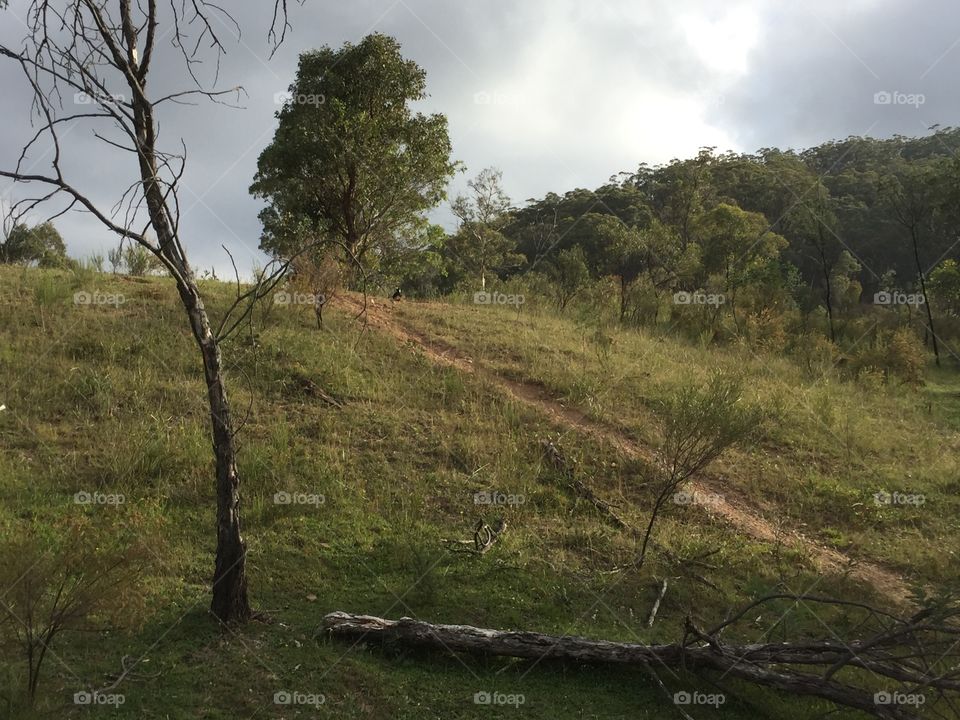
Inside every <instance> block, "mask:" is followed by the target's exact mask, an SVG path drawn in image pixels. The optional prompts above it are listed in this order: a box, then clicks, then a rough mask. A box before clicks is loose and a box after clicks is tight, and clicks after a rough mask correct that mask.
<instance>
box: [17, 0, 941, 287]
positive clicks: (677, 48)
mask: <svg viewBox="0 0 960 720" xmlns="http://www.w3.org/2000/svg"><path fill="white" fill-rule="evenodd" d="M231 4H232V3H228V4H227V7H229V6H230V5H231ZM267 4H268V3H266V2H257V3H252V2H251V3H245V4H244V5H243V6H242V7H243V9H240V10H236V11H233V12H234V15H235V17H236V19H237V21H238V23H239V25H240V26H241V28H242V29H243V33H242V35H241V36H240V37H239V38H238V37H236V35H235V34H234V33H233V31H232V29H231V27H229V26H227V25H225V24H224V25H221V27H220V30H221V33H220V34H221V36H222V38H223V39H224V41H225V45H226V47H227V51H228V53H227V56H226V57H225V58H224V60H223V62H222V63H221V74H220V83H219V86H220V87H223V88H227V87H233V86H237V85H241V86H243V88H244V90H245V93H246V94H245V95H242V96H241V97H240V100H239V104H241V105H242V106H243V108H242V109H231V108H225V107H218V106H212V105H210V104H204V103H202V104H199V105H195V106H176V105H167V106H165V110H164V111H163V112H162V113H161V114H160V127H161V137H162V139H163V140H164V142H165V143H166V146H167V147H169V148H171V149H176V148H177V147H178V146H179V142H180V139H181V138H182V139H183V141H184V142H185V143H186V146H187V148H188V166H187V171H186V174H185V176H184V179H183V190H182V194H181V204H182V220H181V229H182V235H183V239H184V242H185V244H186V246H187V249H188V252H189V253H190V256H191V258H192V259H193V263H194V265H195V267H197V268H198V269H202V268H210V267H216V268H217V270H218V272H219V273H220V274H221V275H223V274H225V273H227V272H228V269H229V267H230V265H229V259H228V257H227V256H226V254H225V253H224V251H223V250H222V249H221V245H226V246H227V247H229V248H230V249H231V251H232V252H233V253H234V255H235V256H236V258H237V261H238V263H239V264H240V265H241V266H242V267H243V268H249V267H251V266H252V265H253V263H254V262H256V261H257V259H258V258H260V255H259V252H258V251H257V243H258V238H259V234H260V226H259V223H258V221H257V212H258V210H259V208H260V205H259V203H258V201H256V200H254V199H252V198H251V197H250V196H249V194H248V192H247V188H248V187H249V184H250V181H251V179H252V177H253V173H254V170H255V167H256V159H257V156H258V154H259V152H260V150H261V149H262V148H263V147H264V146H265V145H266V144H267V143H268V142H269V141H270V138H271V137H272V134H273V130H274V128H275V126H276V120H275V119H274V116H273V114H274V112H275V110H276V103H275V97H276V95H277V93H280V92H283V91H284V90H286V88H287V86H288V84H289V83H290V81H291V80H292V78H293V75H294V71H295V68H296V63H297V56H298V54H299V53H300V52H302V51H304V50H308V49H311V48H316V47H319V46H322V45H332V46H339V45H340V44H342V43H343V42H345V41H358V40H359V39H360V38H362V37H363V36H364V35H366V34H367V33H370V32H372V31H380V32H384V33H387V34H390V35H393V36H395V37H396V38H397V39H398V40H399V41H400V42H401V44H402V46H403V51H404V54H405V55H406V56H407V57H409V58H412V59H413V60H415V61H416V62H418V63H419V64H420V65H421V66H422V67H424V68H425V69H426V71H427V84H428V90H429V92H430V97H429V99H428V100H426V101H424V102H423V103H421V107H422V109H423V110H424V111H429V112H442V113H444V114H446V115H447V117H448V118H449V123H450V133H451V138H452V141H453V150H454V157H455V158H456V159H458V160H460V161H462V162H463V163H464V164H465V165H466V168H467V176H469V175H473V174H475V173H476V172H478V171H479V170H481V169H483V168H484V167H487V166H491V165H494V166H497V167H499V168H501V169H502V171H503V175H504V184H505V187H506V189H507V191H508V193H509V194H510V196H511V197H512V198H513V200H514V202H515V203H517V204H521V203H522V202H523V201H524V200H526V199H527V198H532V197H539V196H542V195H543V194H545V193H546V192H549V191H555V192H559V193H562V192H565V191H567V190H570V189H573V188H575V187H590V188H592V187H596V186H597V185H599V184H601V183H603V182H604V181H606V180H607V179H608V178H609V177H610V176H611V175H614V174H616V173H618V172H620V171H630V170H633V169H635V168H636V167H637V165H638V164H639V163H641V162H646V163H648V164H656V163H661V162H665V161H668V160H670V159H671V158H674V157H687V156H691V155H693V154H695V153H696V152H697V149H698V148H700V147H701V146H704V145H712V146H716V147H717V148H718V149H719V150H736V151H752V150H756V149H758V148H761V147H771V146H778V147H793V148H803V147H808V146H810V145H815V144H817V143H820V142H823V141H825V140H829V139H833V138H843V137H846V136H848V135H873V136H877V137H885V136H890V135H892V134H895V133H900V134H904V135H921V134H925V133H927V132H928V128H929V127H930V126H931V125H933V124H935V123H940V124H941V125H945V126H946V125H956V124H957V117H958V114H960V93H958V89H957V81H956V78H957V77H960V72H958V71H960V6H958V5H957V4H956V0H919V1H918V0H844V1H843V2H837V1H836V0H805V1H804V2H802V3H789V2H785V1H784V0H743V1H741V2H737V1H736V0H732V1H730V2H726V3H718V2H711V1H708V0H590V1H587V0H484V1H483V2H481V1H480V0H464V1H462V2H451V1H450V0H395V1H391V0H350V2H334V0H305V3H304V5H303V6H299V7H298V6H296V5H293V3H291V5H292V8H291V17H290V21H291V24H292V25H293V30H292V32H291V33H290V34H289V35H288V37H287V40H286V42H285V44H284V45H283V46H282V47H281V49H280V50H279V51H278V52H277V53H276V54H275V55H274V57H273V58H272V59H270V58H269V45H268V44H267V40H266V28H267V26H268V24H269V13H268V12H267V10H268V8H266V7H264V8H260V9H255V7H254V6H259V5H267ZM26 6H27V0H11V5H10V9H9V10H6V11H0V43H2V44H5V45H9V46H16V45H18V44H19V42H20V40H21V39H22V37H23V35H24V33H25V32H26V28H25V26H24V25H23V23H22V22H21V20H23V19H25V18H26ZM206 70H207V71H210V70H212V65H209V64H208V65H207V67H206ZM151 83H152V90H153V92H154V93H155V95H160V94H162V93H163V92H164V91H168V90H175V89H178V88H182V87H184V83H183V76H182V64H181V63H178V62H177V57H176V55H175V54H174V53H173V51H172V48H167V49H166V51H165V52H164V54H162V55H160V56H159V57H158V60H157V62H156V63H155V66H154V71H153V73H152V79H151ZM0 85H2V88H3V112H2V117H3V119H4V127H3V130H2V132H0V167H3V168H10V167H11V166H12V165H13V164H14V163H15V162H16V158H17V157H18V155H19V152H20V147H21V145H22V143H23V141H24V139H25V138H29V137H30V135H31V134H32V132H33V130H32V129H31V127H30V113H29V97H30V95H29V89H28V87H27V86H26V84H25V83H24V81H23V79H22V76H21V75H20V71H19V69H18V68H17V67H16V66H15V65H14V64H13V63H11V62H9V61H6V60H2V59H0ZM71 101H72V99H71V98H67V99H66V101H65V102H66V104H67V105H69V104H70V102H71ZM94 130H95V127H94V126H93V125H92V124H90V123H87V124H79V123H78V124H77V125H76V126H75V127H71V128H65V129H64V131H63V133H64V136H65V140H64V146H65V148H66V149H65V154H66V155H67V159H66V161H65V168H66V169H67V171H68V172H67V177H68V179H69V180H70V181H72V182H73V183H74V184H76V185H77V186H79V187H80V188H82V189H84V190H85V191H87V192H89V194H90V195H91V196H92V197H94V198H95V199H96V200H97V201H98V202H100V203H101V204H102V205H104V206H105V207H110V206H111V205H112V204H113V203H114V202H115V201H116V199H117V197H118V195H117V193H118V191H120V192H122V188H123V187H126V186H127V185H128V184H129V183H130V182H131V181H132V179H133V175H132V174H131V173H132V172H134V171H135V168H133V167H131V165H130V158H129V156H124V155H123V154H122V153H119V152H115V151H112V150H111V149H110V148H108V147H105V146H104V145H103V144H102V143H101V142H100V141H98V140H97V139H96V138H95V137H94V135H93V132H94ZM26 166H27V167H33V168H34V171H37V172H43V171H46V170H47V169H48V167H49V155H48V154H45V149H44V148H37V149H36V150H35V151H34V152H32V153H31V155H30V156H29V157H28V159H27V163H26ZM465 180H466V177H465V176H458V178H457V179H456V180H455V181H454V182H453V183H452V184H451V190H450V192H451V195H453V194H456V192H457V191H458V190H459V189H461V188H463V187H464V186H465ZM27 190H28V189H24V188H22V187H13V188H11V187H10V186H9V185H2V184H0V193H4V195H5V196H6V197H7V198H9V197H11V196H12V197H14V198H18V197H23V196H24V195H25V194H26V192H27ZM434 217H435V219H436V220H437V221H439V222H441V223H443V224H444V225H446V226H447V227H448V228H451V227H452V220H451V216H450V213H449V211H448V209H446V208H443V207H441V208H438V209H437V211H436V212H435V213H434ZM57 225H58V227H59V228H60V229H61V232H62V233H63V235H64V236H65V239H66V240H67V245H68V250H69V252H70V253H71V254H72V255H75V256H81V255H86V254H89V253H91V252H95V251H99V252H101V253H105V252H106V250H107V249H109V248H110V247H113V246H114V245H115V244H116V241H115V239H114V238H113V237H111V236H110V235H109V234H108V233H107V232H105V231H104V230H102V229H101V228H100V227H99V226H98V225H97V224H96V223H95V222H94V221H92V220H91V219H90V218H89V217H88V216H84V215H82V214H79V213H73V214H71V215H69V216H65V217H63V218H60V219H59V220H58V221H57Z"/></svg>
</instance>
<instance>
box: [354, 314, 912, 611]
mask: <svg viewBox="0 0 960 720" xmlns="http://www.w3.org/2000/svg"><path fill="white" fill-rule="evenodd" d="M335 302H336V304H338V305H339V306H340V307H342V308H343V309H345V310H347V311H350V312H353V313H354V314H355V315H357V314H359V313H360V312H361V311H362V310H363V307H364V305H363V301H362V299H359V298H356V297H353V296H350V295H340V296H338V297H337V298H336V299H335ZM374 302H375V303H376V304H370V303H368V304H367V308H366V309H367V323H368V324H369V326H370V327H373V328H376V329H377V330H380V331H382V332H385V333H387V334H389V335H391V336H393V337H394V338H396V339H397V340H399V341H400V342H403V343H411V344H413V345H415V346H416V347H417V348H419V349H420V350H421V351H422V352H423V353H424V355H426V356H427V357H428V358H429V359H430V360H431V361H433V362H435V363H437V364H439V365H446V366H448V367H455V368H457V369H458V370H461V371H463V372H466V373H471V374H473V375H476V376H479V377H482V378H484V379H485V380H487V381H488V382H490V383H491V384H493V385H495V386H498V387H499V388H500V389H502V390H503V391H504V392H506V393H507V394H508V395H510V396H511V397H513V398H515V399H516V400H518V401H520V402H522V403H524V404H525V405H528V406H530V407H532V408H534V409H536V410H537V411H539V412H540V413H542V414H544V415H546V416H547V417H548V418H549V419H550V420H551V421H552V422H553V423H554V424H556V425H559V426H563V427H567V428H570V429H573V430H575V431H577V432H578V433H581V434H583V435H588V436H590V437H593V438H594V439H596V440H600V441H602V442H604V443H608V444H610V445H613V446H614V447H615V448H617V450H619V451H620V452H621V453H622V454H623V455H625V456H627V457H630V458H635V459H640V460H644V461H646V462H651V463H656V462H657V459H656V455H655V453H654V452H653V451H652V450H651V449H650V448H647V447H645V446H642V445H639V444H638V443H635V442H634V441H632V440H631V439H629V438H627V437H626V436H624V435H623V433H621V432H619V431H618V430H617V429H615V428H612V427H610V426H608V425H605V424H604V423H602V422H599V421H597V420H594V419H592V418H590V417H588V416H587V415H586V414H584V413H583V412H581V411H580V410H578V409H576V408H572V407H567V406H566V405H563V404H562V403H560V402H558V401H557V400H556V399H555V398H554V397H552V396H551V395H550V394H549V392H548V391H547V390H546V389H545V388H543V387H542V386H541V385H539V384H538V383H534V382H521V381H517V380H513V379H510V378H506V377H503V376H501V375H498V374H496V373H495V372H493V371H491V370H489V369H487V368H484V367H483V366H482V365H479V364H477V363H475V362H474V361H473V360H472V359H471V358H470V357H468V356H467V355H465V354H464V353H463V352H461V351H460V350H458V349H457V348H455V347H453V346H451V345H449V344H448V343H445V342H443V341H441V340H437V339H435V338H430V337H428V336H426V335H424V334H423V333H422V332H420V331H418V330H415V329H413V328H411V327H409V326H407V325H404V324H403V323H402V322H401V321H400V320H398V319H397V318H396V317H394V315H393V313H392V312H391V307H390V306H389V305H388V303H389V302H390V301H386V302H384V301H380V300H377V301H374ZM686 489H687V490H689V491H691V492H693V493H696V494H700V495H702V496H707V495H709V496H710V497H711V502H709V503H704V504H702V505H701V506H700V507H702V508H703V509H704V510H706V512H708V513H710V514H711V515H714V516H717V517H720V518H722V519H724V520H725V521H726V522H728V523H729V524H730V525H733V526H734V527H736V528H737V529H739V530H742V531H743V532H745V533H747V534H748V535H750V536H751V537H754V538H756V539H758V540H761V541H765V542H775V541H776V540H777V539H778V538H779V540H780V541H781V542H783V543H784V544H786V545H789V546H793V547H797V548H801V549H802V550H804V551H805V552H806V553H807V554H808V555H809V557H810V558H811V559H813V561H814V562H815V563H816V565H817V567H818V569H819V570H820V571H821V572H843V571H844V570H847V571H848V572H849V575H850V577H852V578H855V579H857V580H860V581H862V582H865V583H868V584H870V585H872V586H873V587H874V588H875V589H876V590H877V591H879V592H880V593H881V594H883V595H884V596H886V597H887V598H888V599H890V600H892V601H893V602H895V603H897V604H899V605H906V604H908V595H909V589H908V587H907V584H906V582H905V581H904V579H903V578H902V577H900V576H899V575H897V574H896V573H894V572H893V571H891V570H888V569H886V568H883V567H881V566H879V565H877V564H874V563H871V562H869V561H865V560H859V559H858V560H857V561H856V562H855V563H854V562H852V560H851V558H849V557H847V556H846V555H844V554H843V553H841V552H839V551H837V550H834V549H833V548H829V547H826V546H824V545H821V544H820V543H818V542H816V541H814V540H811V539H810V538H808V537H806V536H804V535H803V534H802V533H799V532H797V531H794V530H785V529H782V528H781V529H778V528H777V527H776V526H775V525H774V524H772V523H771V522H770V521H769V520H767V519H766V518H765V517H764V516H763V515H762V514H761V513H760V512H759V510H757V509H756V508H755V507H754V506H753V504H752V503H751V502H750V501H749V500H748V499H747V498H746V497H744V496H742V495H738V494H737V493H736V492H735V491H734V490H733V489H732V488H730V487H728V486H727V485H726V484H725V483H724V481H723V479H722V478H719V477H716V476H712V475H710V474H709V473H701V477H700V478H699V479H697V480H692V481H690V482H689V483H688V484H687V486H686Z"/></svg>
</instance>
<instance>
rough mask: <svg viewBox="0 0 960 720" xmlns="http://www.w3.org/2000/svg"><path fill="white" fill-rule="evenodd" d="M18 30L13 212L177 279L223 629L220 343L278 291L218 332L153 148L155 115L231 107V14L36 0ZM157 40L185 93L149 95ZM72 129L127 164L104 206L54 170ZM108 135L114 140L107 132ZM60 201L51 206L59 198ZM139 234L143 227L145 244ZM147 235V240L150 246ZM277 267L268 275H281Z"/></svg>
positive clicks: (239, 305)
mask: <svg viewBox="0 0 960 720" xmlns="http://www.w3.org/2000/svg"><path fill="white" fill-rule="evenodd" d="M26 23H27V25H28V30H29V34H28V35H27V37H26V38H25V39H24V43H23V46H22V47H21V48H20V49H13V48H11V47H6V46H2V45H0V56H3V57H5V58H7V59H8V60H11V61H13V62H15V63H17V64H19V66H20V67H21V69H22V70H23V76H24V78H25V80H26V82H27V83H28V84H29V86H30V88H31V89H32V91H33V106H32V111H33V115H34V117H35V118H36V122H35V124H34V125H35V127H38V129H37V130H36V132H35V133H34V134H33V135H32V137H31V138H30V140H29V141H28V142H27V143H26V144H25V145H24V147H23V151H22V153H21V155H20V158H19V160H18V161H17V164H16V166H15V167H14V168H13V169H0V177H6V178H10V179H12V180H14V181H15V182H17V183H29V184H37V185H40V186H42V187H43V191H42V192H41V193H39V194H38V195H36V196H34V197H32V198H29V199H27V200H21V201H19V202H18V203H16V204H15V206H14V213H15V214H18V215H22V214H25V213H27V212H30V211H32V210H33V209H34V208H37V207H38V206H41V205H44V206H46V205H50V204H51V203H52V204H54V205H55V206H56V207H57V209H56V210H55V211H52V214H51V217H52V218H55V217H59V216H61V215H63V214H65V213H67V212H70V211H72V210H75V209H76V210H82V211H86V212H88V213H90V214H92V215H93V216H94V217H95V218H97V220H99V221H100V222H101V223H102V224H103V225H104V226H105V227H106V228H108V229H109V230H110V231H112V232H113V233H116V234H117V235H118V236H119V237H120V238H121V242H123V241H132V242H134V243H136V244H137V245H139V246H140V247H143V248H145V249H146V250H148V251H149V252H150V253H152V254H153V256H155V257H156V258H157V260H158V261H159V262H160V263H161V264H162V266H163V267H164V268H165V269H166V271H167V272H168V273H169V274H170V276H171V277H172V278H173V280H174V281H175V283H176V287H177V292H178V294H179V297H180V301H181V303H182V305H183V308H184V311H185V312H186V314H187V319H188V322H189V324H190V330H191V333H192V335H193V338H194V340H195V341H196V344H197V347H198V349H199V351H200V355H201V358H202V361H203V371H204V380H205V383H206V389H207V400H208V403H209V409H210V422H211V426H212V438H213V452H214V456H215V460H216V495H217V552H216V562H215V570H214V575H213V600H212V603H211V611H212V612H213V614H214V615H215V616H216V617H217V618H218V619H220V620H221V621H223V622H242V621H245V620H247V619H249V617H250V615H251V609H250V603H249V600H248V597H247V580H246V565H245V559H246V544H245V542H244V539H243V536H242V534H241V525H240V477H239V475H238V473H237V465H236V445H235V431H234V425H233V421H232V419H231V414H230V404H229V402H228V400H227V392H226V388H225V384H224V370H223V358H222V355H221V344H222V343H223V341H224V340H225V339H226V338H227V337H229V335H230V333H231V332H233V331H234V330H236V328H237V327H239V325H240V323H241V322H242V321H243V319H244V318H245V317H246V316H247V314H248V313H249V312H250V311H251V308H252V306H253V303H254V302H255V301H256V300H258V299H259V298H262V297H263V296H264V295H265V294H266V292H269V290H270V289H271V288H272V287H273V286H274V285H275V284H276V280H277V277H278V276H277V275H271V276H269V277H263V278H261V282H259V283H257V284H256V285H255V286H254V287H253V288H251V289H249V290H247V291H246V292H238V295H237V299H236V301H235V302H234V303H233V305H231V307H230V308H229V309H228V311H227V312H226V314H225V316H224V317H223V318H222V320H221V322H220V323H219V327H218V328H215V327H214V325H213V324H212V323H211V319H210V316H209V314H208V312H207V308H206V306H205V305H204V300H203V297H202V296H201V292H200V289H199V287H198V285H197V281H196V277H195V275H194V272H193V270H192V268H191V266H190V263H189V262H188V260H187V255H186V252H185V249H184V246H183V244H182V242H181V230H180V214H179V210H180V203H179V199H178V187H179V184H180V180H181V178H182V176H183V173H184V169H185V166H186V147H185V145H184V144H183V143H182V142H181V147H180V149H179V150H178V151H177V152H175V153H171V152H167V151H164V150H162V149H161V148H160V147H159V145H158V114H159V111H160V110H162V109H164V108H166V107H167V106H168V105H169V104H176V105H178V106H179V105H183V104H189V103H190V102H191V101H194V100H197V99H206V100H209V101H213V102H218V103H222V104H228V103H227V102H226V98H227V96H228V95H234V96H237V94H238V93H239V92H241V89H240V88H233V89H231V90H217V89H215V88H216V85H217V82H218V76H219V70H220V61H221V59H222V57H223V56H224V54H225V52H226V48H225V46H224V45H223V43H222V42H221V39H220V35H219V32H220V30H219V28H225V29H228V31H229V32H231V33H238V32H239V30H240V28H239V27H238V26H237V23H236V21H235V20H234V19H233V17H232V16H231V15H230V14H229V13H228V12H227V11H226V10H224V8H223V7H222V6H220V5H217V4H215V3H213V2H209V1H208V0H167V2H164V0H143V1H140V2H136V3H134V2H131V0H59V1H56V2H55V1H53V0H33V2H32V3H31V5H30V6H29V9H28V12H27V17H26ZM288 29H289V24H288V22H287V0H275V4H274V11H273V18H272V21H271V26H270V29H269V33H268V37H269V38H270V41H271V42H272V43H274V48H275V47H276V44H278V43H279V42H281V41H282V40H283V38H284V37H285V35H286V32H287V30H288ZM161 38H166V39H167V40H166V41H168V42H170V44H171V45H172V47H173V48H174V49H175V51H176V55H177V56H178V57H179V60H180V62H181V64H182V69H183V74H184V78H185V82H187V83H189V85H188V86H187V89H184V90H181V91H177V92H173V93H167V94H165V95H161V96H153V95H151V93H150V92H149V89H148V78H149V76H150V71H151V69H152V67H153V65H154V58H155V54H156V52H157V49H158V43H160V42H161ZM204 53H207V54H209V55H213V56H214V60H215V72H214V77H213V79H212V81H211V82H210V83H204V82H202V81H201V80H200V78H199V77H198V72H199V71H200V69H201V63H202V61H203V59H204V58H203V57H202V55H203V54H204ZM70 95H73V96H74V97H78V96H80V97H82V98H84V101H83V105H82V107H83V109H82V110H75V109H73V110H65V109H64V97H65V96H70ZM76 123H91V124H93V125H94V126H95V129H94V135H95V136H96V137H97V138H98V139H99V140H100V141H101V142H102V143H103V145H104V150H105V151H106V150H109V151H111V152H116V151H120V152H122V153H123V152H125V153H129V156H130V166H129V167H130V168H131V171H135V172H132V174H131V182H130V184H129V186H127V189H126V191H125V192H123V194H122V196H121V197H120V199H119V200H118V201H117V203H116V205H114V206H113V207H112V208H110V209H105V208H102V207H99V206H98V205H97V204H96V203H95V202H94V201H93V200H92V199H91V196H90V194H89V193H87V192H85V191H84V190H82V189H81V188H79V187H77V186H76V185H75V184H73V183H72V182H71V180H70V179H69V178H67V177H66V176H65V174H64V170H63V158H64V154H65V153H66V151H67V148H66V146H65V145H64V143H63V142H62V140H61V132H62V131H63V130H65V129H66V128H68V127H71V126H73V125H74V124H76ZM111 133H112V134H111ZM43 144H45V145H46V149H47V150H48V152H49V154H50V157H51V160H50V166H49V171H48V172H47V173H34V172H31V171H29V170H27V169H25V168H24V161H25V158H26V157H27V154H28V153H29V152H30V151H31V149H33V148H35V147H37V146H38V145H43ZM58 201H59V205H57V202H58ZM148 229H152V234H151V236H148V234H147V231H148ZM152 238H155V239H152ZM285 269H286V268H285V266H284V267H282V268H278V269H277V273H279V274H282V272H284V271H285Z"/></svg>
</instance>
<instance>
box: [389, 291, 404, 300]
mask: <svg viewBox="0 0 960 720" xmlns="http://www.w3.org/2000/svg"><path fill="white" fill-rule="evenodd" d="M390 297H391V298H392V299H393V301H394V302H400V301H401V300H403V292H402V291H401V290H400V288H397V289H396V290H394V291H393V295H391V296H390Z"/></svg>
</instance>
